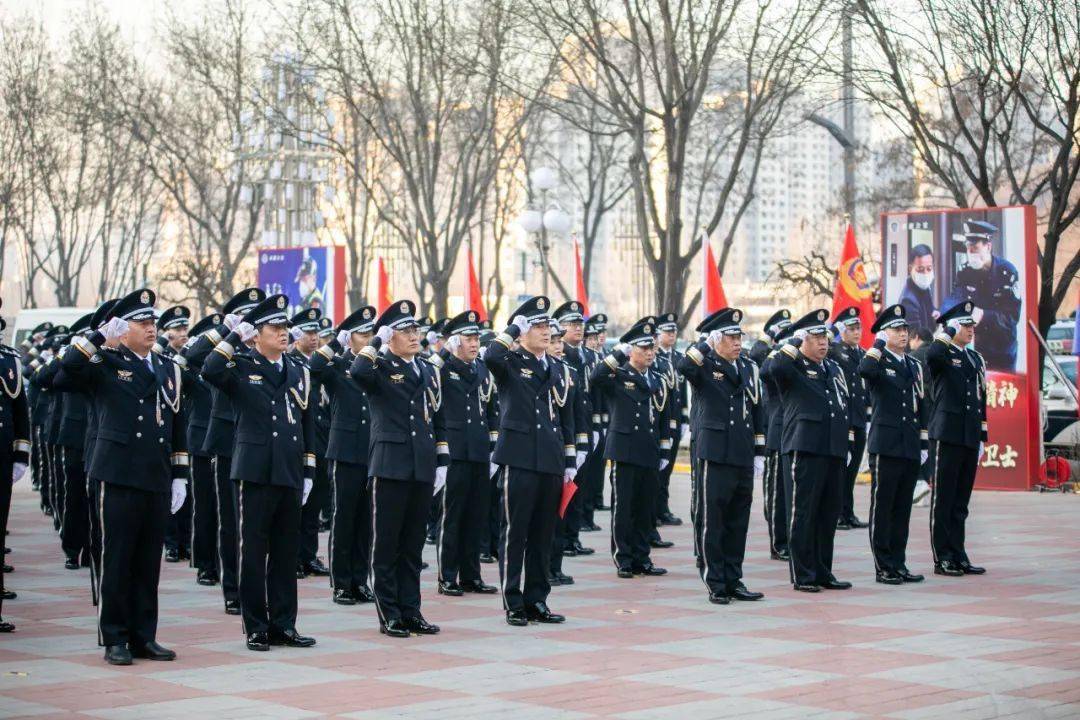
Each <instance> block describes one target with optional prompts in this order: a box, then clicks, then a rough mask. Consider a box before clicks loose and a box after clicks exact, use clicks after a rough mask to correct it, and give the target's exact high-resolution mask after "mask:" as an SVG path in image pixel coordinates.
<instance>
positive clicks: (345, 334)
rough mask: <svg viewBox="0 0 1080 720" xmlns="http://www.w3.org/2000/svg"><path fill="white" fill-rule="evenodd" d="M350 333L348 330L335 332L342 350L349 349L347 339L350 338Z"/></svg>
mask: <svg viewBox="0 0 1080 720" xmlns="http://www.w3.org/2000/svg"><path fill="white" fill-rule="evenodd" d="M350 335H352V333H351V332H349V331H348V330H342V331H341V332H339V333H338V334H337V341H338V345H340V346H341V349H342V350H348V349H349V340H350V337H349V336H350Z"/></svg>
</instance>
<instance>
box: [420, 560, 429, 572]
mask: <svg viewBox="0 0 1080 720" xmlns="http://www.w3.org/2000/svg"><path fill="white" fill-rule="evenodd" d="M429 567H431V566H430V565H428V564H427V563H426V562H424V561H423V560H421V561H420V569H421V570H427V569H428V568H429Z"/></svg>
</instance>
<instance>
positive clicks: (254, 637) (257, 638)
mask: <svg viewBox="0 0 1080 720" xmlns="http://www.w3.org/2000/svg"><path fill="white" fill-rule="evenodd" d="M247 649H248V650H254V651H255V652H266V651H267V650H269V649H270V636H269V635H267V634H266V633H264V632H253V633H248V636H247Z"/></svg>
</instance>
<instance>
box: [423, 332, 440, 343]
mask: <svg viewBox="0 0 1080 720" xmlns="http://www.w3.org/2000/svg"><path fill="white" fill-rule="evenodd" d="M424 339H425V340H427V344H428V345H434V344H435V341H436V340H438V339H439V333H437V332H435V331H434V330H428V333H427V335H425V336H424Z"/></svg>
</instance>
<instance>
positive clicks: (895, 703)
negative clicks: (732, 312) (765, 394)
mask: <svg viewBox="0 0 1080 720" xmlns="http://www.w3.org/2000/svg"><path fill="white" fill-rule="evenodd" d="M687 486H688V481H687V478H686V477H685V476H678V475H677V476H676V477H675V479H674V482H673V489H674V495H675V497H674V504H673V507H676V508H679V509H681V510H683V512H682V515H683V517H684V519H685V520H688V518H687V514H686V512H685V508H686V507H687V496H688V487H687ZM857 493H858V494H857V507H858V508H859V509H860V511H861V512H862V515H863V517H864V518H865V508H866V507H867V504H868V502H867V491H866V487H865V486H860V487H859V488H858V489H857ZM1078 503H1080V498H1074V497H1072V496H1071V495H1058V494H1046V495H1038V494H1006V493H976V495H975V498H974V500H973V511H972V517H971V519H970V521H969V538H970V542H969V548H970V550H971V553H972V558H973V560H974V561H975V562H976V563H978V564H982V565H985V566H986V567H987V568H988V570H989V572H988V573H987V574H986V575H984V576H982V577H966V578H943V577H937V576H934V575H932V574H930V571H931V567H930V552H929V549H928V545H927V525H928V521H927V512H928V509H927V508H915V510H914V512H913V518H912V528H913V530H912V541H911V547H910V552H909V566H910V567H911V569H912V571H913V572H922V573H926V574H927V580H926V582H924V583H922V584H920V585H906V586H902V587H888V586H883V585H878V584H876V583H874V581H873V562H872V559H871V556H870V552H869V548H868V545H867V534H866V531H865V530H861V531H849V532H838V533H837V538H838V542H837V553H836V568H835V570H836V574H837V576H838V577H840V578H841V579H846V580H851V581H852V582H854V583H855V588H854V589H853V590H850V591H847V592H827V593H823V594H819V595H813V596H807V595H802V594H799V593H795V592H794V591H793V590H791V588H790V585H789V584H788V572H787V568H786V566H785V565H784V564H782V563H779V562H776V561H772V560H770V559H769V558H768V552H767V547H766V542H767V534H766V531H765V527H764V522H763V520H762V517H761V505H760V497H758V498H756V499H755V504H754V510H753V517H752V524H751V531H750V539H749V551H748V555H747V562H746V567H745V570H746V581H747V584H748V585H749V587H750V588H751V589H755V590H761V591H763V592H765V593H766V596H767V597H766V599H765V600H764V601H762V602H758V603H740V604H732V605H729V606H713V605H710V604H709V603H708V601H707V593H706V591H705V588H704V586H703V584H702V583H701V581H700V579H699V578H698V576H697V574H696V572H695V570H694V566H693V558H692V556H691V554H690V539H691V538H690V532H691V531H690V529H689V527H688V525H683V526H682V527H679V528H665V529H664V532H663V534H664V536H665V537H667V538H668V539H671V540H674V541H675V543H676V546H675V547H674V548H672V549H670V550H665V551H656V552H655V553H654V560H655V561H656V563H657V564H658V565H661V566H665V567H667V568H669V569H670V570H671V573H670V574H669V575H667V576H666V577H661V578H655V579H654V578H635V579H633V580H620V579H618V578H616V577H615V572H614V568H613V565H612V562H611V559H610V555H609V554H608V552H607V549H608V542H609V541H608V535H607V534H606V532H603V533H590V534H585V535H583V539H584V540H585V544H587V545H591V546H592V547H595V548H596V549H597V550H598V552H597V553H596V554H595V555H592V556H589V557H584V558H567V560H566V563H565V567H564V570H565V571H566V572H568V573H570V574H572V575H573V576H574V577H575V579H576V580H577V583H576V584H575V585H573V586H567V587H559V588H555V589H554V591H553V592H552V596H551V603H550V604H551V607H552V609H553V610H555V611H556V612H562V613H565V614H566V615H567V616H568V621H567V623H566V624H565V625H562V626H542V625H531V626H529V627H528V628H512V627H509V626H508V625H506V624H505V622H504V621H503V617H502V610H501V604H500V601H499V598H498V596H475V595H474V596H466V597H464V598H445V597H442V596H440V595H438V594H436V592H435V588H434V573H433V571H432V570H427V571H425V573H424V578H423V580H424V583H423V592H424V613H425V615H426V616H427V618H428V619H429V620H431V621H432V622H435V623H438V624H439V625H441V626H442V628H443V632H442V634H441V635H438V636H435V637H413V638H409V639H407V640H395V639H390V638H386V637H384V636H382V635H380V634H379V632H378V627H377V623H376V619H375V609H374V607H373V606H371V605H358V606H355V607H341V606H337V605H334V604H333V603H331V601H330V590H329V587H328V584H327V582H326V580H325V579H324V578H309V579H307V580H304V581H301V583H300V617H299V623H298V627H299V629H300V631H301V632H304V633H307V634H311V635H314V636H315V637H316V638H317V639H318V645H317V646H316V647H315V648H312V649H309V650H303V649H288V648H274V649H272V650H271V652H269V653H252V652H249V651H248V650H246V649H245V647H244V639H243V635H242V633H241V629H240V620H239V618H235V617H230V616H226V615H225V614H224V612H223V610H222V602H221V593H220V589H219V588H216V587H215V588H205V587H200V586H198V585H196V584H195V578H194V571H193V570H191V569H190V568H188V567H187V566H186V564H175V565H174V564H168V563H165V564H164V571H163V576H162V582H161V598H160V601H161V602H160V605H161V629H160V632H159V640H160V641H161V642H162V643H163V644H165V645H167V646H169V647H172V648H174V649H176V650H177V652H178V653H179V659H178V660H177V661H176V662H173V663H153V662H149V661H138V660H137V661H136V664H135V665H134V666H133V667H130V668H115V667H110V666H108V665H106V664H105V663H104V662H103V660H102V659H101V650H100V649H99V648H98V647H96V644H95V642H96V638H95V634H94V624H95V615H94V612H93V608H92V607H91V605H90V604H89V580H88V575H87V572H88V571H86V570H82V571H78V572H75V571H68V570H65V569H64V568H63V565H62V562H63V557H62V554H61V552H60V548H59V544H58V541H57V538H56V537H55V535H54V533H53V532H52V525H51V523H50V522H48V521H47V519H46V518H44V517H43V516H42V515H41V514H40V512H38V510H37V509H36V503H35V500H34V497H33V496H32V495H31V491H30V489H29V484H28V483H27V482H25V481H23V482H21V483H20V484H19V485H18V486H16V493H15V501H14V507H13V512H12V520H11V523H10V526H11V535H10V537H9V544H10V545H11V546H12V547H13V548H14V550H13V553H12V554H11V555H9V556H8V557H9V558H10V561H11V562H12V563H14V565H15V566H16V571H15V572H14V573H12V574H10V575H8V576H7V578H6V579H7V586H8V587H9V588H10V589H13V590H16V591H17V592H18V593H19V597H18V599H17V600H15V601H10V602H7V603H5V604H4V617H5V619H7V620H10V621H12V622H14V623H15V624H16V625H17V627H18V630H17V632H16V633H14V634H12V635H0V717H5V718H12V717H36V718H52V717H57V718H59V717H77V718H109V719H110V720H125V719H127V718H131V719H132V720H145V719H148V718H183V719H184V720H190V719H191V718H308V717H344V718H399V717H400V718H432V717H438V718H470V719H473V718H478V717H484V716H487V717H513V718H515V720H528V719H530V718H544V719H547V718H587V717H618V718H642V719H644V718H650V719H651V718H663V717H675V718H678V719H679V720H697V719H699V718H701V719H704V718H731V717H747V718H755V719H756V720H766V719H769V718H800V719H801V718H864V717H865V718H871V717H873V718H902V719H907V720H921V719H923V718H949V719H950V720H968V719H975V718H1000V717H1009V718H1076V717H1080V558H1078V557H1075V555H1074V553H1073V551H1072V548H1071V540H1072V530H1073V528H1075V527H1076V524H1077V519H1078V518H1080V504H1078ZM598 519H599V522H600V523H601V524H606V522H607V521H608V519H609V517H608V515H607V513H598ZM322 542H323V545H324V548H325V542H326V536H325V535H323V537H322ZM425 554H426V556H427V560H428V562H430V563H432V565H434V559H433V557H431V555H432V548H431V547H428V548H426V550H425ZM483 568H484V573H485V575H486V578H485V579H486V580H488V581H489V582H497V580H498V578H497V569H496V567H495V566H493V565H485V566H483Z"/></svg>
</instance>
